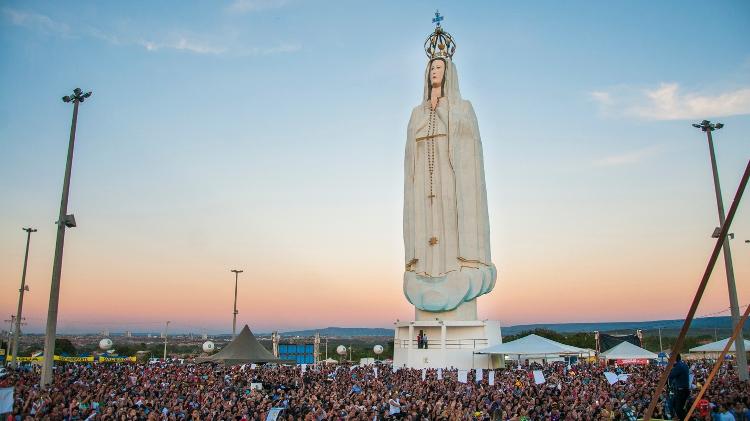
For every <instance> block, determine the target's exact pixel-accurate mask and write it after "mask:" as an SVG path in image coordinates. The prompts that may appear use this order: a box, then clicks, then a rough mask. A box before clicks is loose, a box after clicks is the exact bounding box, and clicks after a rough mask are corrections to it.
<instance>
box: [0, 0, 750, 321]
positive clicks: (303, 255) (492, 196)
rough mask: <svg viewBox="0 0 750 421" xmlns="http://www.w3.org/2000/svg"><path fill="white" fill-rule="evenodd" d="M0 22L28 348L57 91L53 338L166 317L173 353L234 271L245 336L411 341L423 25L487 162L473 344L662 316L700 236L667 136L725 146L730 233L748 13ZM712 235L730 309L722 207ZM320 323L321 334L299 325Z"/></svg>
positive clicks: (695, 165)
mask: <svg viewBox="0 0 750 421" xmlns="http://www.w3.org/2000/svg"><path fill="white" fill-rule="evenodd" d="M0 9H1V10H0V40H2V42H1V43H0V57H2V60H0V87H2V90H3V92H4V94H5V95H4V96H5V98H6V100H5V101H3V102H2V103H0V146H2V150H3V153H2V154H0V197H2V198H3V200H2V203H3V206H2V210H0V212H2V214H1V215H2V216H3V217H2V218H0V288H2V289H1V290H2V291H6V292H8V293H7V294H6V293H2V294H0V296H2V297H3V298H0V311H3V312H5V313H8V314H9V313H10V312H12V311H14V310H13V309H14V308H15V300H16V298H15V294H16V293H15V291H17V288H18V286H17V284H18V282H19V277H20V268H21V262H22V258H23V244H24V240H25V237H24V236H23V232H22V231H21V230H20V228H21V227H22V226H28V225H32V226H35V227H37V228H39V232H38V233H37V234H34V239H33V240H32V241H33V243H32V246H33V247H32V253H31V262H30V265H31V266H30V272H29V282H30V283H31V284H32V293H31V294H29V296H28V298H27V304H26V306H27V312H25V313H26V314H27V317H28V318H29V324H30V329H32V330H35V329H40V327H41V325H42V324H43V322H44V314H45V312H46V305H47V298H48V288H49V286H48V285H49V278H50V273H51V265H52V254H53V250H54V230H53V228H54V226H53V225H52V222H53V221H54V220H55V216H56V214H57V207H58V206H59V195H60V188H61V184H62V175H63V169H64V157H65V149H66V147H67V133H68V130H69V124H70V112H71V110H70V106H69V105H67V104H64V103H63V102H62V101H60V97H62V96H63V95H66V94H68V93H69V91H70V90H72V89H73V88H75V87H78V86H80V87H81V88H83V89H85V90H92V91H93V96H92V97H91V99H90V101H87V102H85V103H84V104H83V105H82V106H81V111H80V120H79V127H78V140H77V145H76V155H75V164H74V169H73V184H72V189H71V200H70V212H71V213H75V214H76V217H77V219H78V223H79V227H78V228H76V229H75V230H72V231H70V232H69V233H68V236H67V239H66V255H65V266H64V269H63V293H62V300H61V312H60V320H61V326H62V327H63V328H68V329H73V328H75V327H76V326H83V325H86V326H98V325H96V323H102V324H106V325H107V326H122V325H128V326H130V324H132V325H133V326H136V327H137V326H147V325H148V324H149V323H157V322H156V321H157V320H159V321H161V320H162V319H164V318H165V317H168V316H165V315H164V313H169V314H174V316H173V317H172V318H173V320H175V322H174V323H175V325H174V326H176V328H177V329H180V328H182V329H198V328H200V329H214V330H221V329H224V328H225V327H226V326H227V320H229V319H230V318H231V315H230V313H231V310H227V309H228V308H231V291H232V287H233V285H232V283H231V281H232V280H233V278H232V277H231V274H230V273H229V272H228V270H229V269H230V268H232V267H242V268H244V269H245V271H246V272H245V273H244V274H243V276H244V277H246V279H247V280H246V284H245V285H246V287H245V288H246V289H245V290H244V291H245V292H244V293H243V292H242V289H241V294H242V295H241V297H240V308H241V314H242V315H245V316H246V317H248V321H252V322H253V323H254V324H255V325H257V326H260V327H262V328H285V327H288V328H298V327H311V326H322V325H329V324H340V325H370V326H385V325H388V324H389V323H390V322H391V321H393V320H395V319H396V318H402V319H403V318H407V317H410V313H411V310H410V307H409V306H408V303H407V302H406V300H405V299H404V298H403V296H402V294H401V270H402V269H401V268H402V267H403V262H401V260H402V259H403V257H402V256H403V254H402V251H403V249H402V247H403V246H402V242H401V206H402V186H403V181H402V177H403V173H402V172H403V150H404V142H405V130H406V123H407V120H408V118H409V114H410V110H411V108H412V107H413V106H415V105H416V104H417V103H419V101H420V100H421V90H422V75H423V71H424V66H425V63H426V58H425V55H424V51H423V49H422V44H423V42H424V39H425V38H426V36H427V35H428V34H429V33H430V32H431V31H432V24H431V22H430V20H431V18H432V15H433V13H434V11H435V9H440V11H441V13H442V14H443V15H444V16H445V20H444V23H443V26H444V27H445V29H446V30H447V31H448V32H450V33H451V34H452V35H453V36H454V37H455V39H456V41H457V44H458V50H457V52H456V55H455V57H454V61H455V62H456V65H457V67H458V72H459V78H460V83H461V90H462V94H463V96H464V98H466V99H469V100H471V101H472V103H473V105H474V108H475V110H476V112H477V116H478V119H479V125H480V130H481V133H482V141H483V144H484V156H485V161H486V162H485V166H486V173H487V186H488V198H489V208H490V209H489V211H490V216H491V221H490V222H491V228H492V244H493V260H494V261H495V263H496V264H497V266H498V267H499V268H500V274H499V281H498V288H497V289H496V291H495V292H493V294H491V295H490V296H488V297H486V298H483V299H481V300H480V313H482V314H483V315H484V316H485V317H487V318H493V319H499V320H501V321H503V322H505V323H506V324H515V323H533V322H555V321H560V322H564V321H596V320H625V319H627V320H643V319H650V318H662V317H664V318H676V317H680V316H682V315H684V314H685V313H686V311H687V308H688V305H689V300H690V298H691V297H692V292H693V291H694V286H695V285H696V284H697V281H698V279H699V277H700V274H701V273H702V269H703V267H704V265H705V262H706V260H707V256H708V253H709V251H710V249H711V247H712V243H711V239H710V238H709V235H710V233H711V231H712V230H713V226H715V225H716V224H717V222H716V219H717V218H716V208H715V202H714V194H713V185H712V183H711V178H710V177H711V173H710V165H709V161H708V151H707V147H706V142H705V138H704V137H703V136H702V134H701V133H700V132H698V131H697V130H695V129H693V128H692V127H691V126H690V123H692V122H694V121H697V120H701V119H703V118H709V119H712V120H716V119H718V120H720V121H722V122H724V123H725V124H726V127H725V128H724V129H722V130H721V131H720V132H718V133H717V134H716V144H717V157H718V161H719V168H720V172H721V179H722V186H723V190H724V197H725V201H726V202H727V204H726V206H727V208H728V207H729V202H730V200H731V197H732V196H733V194H734V191H735V189H736V186H737V184H738V182H739V178H740V176H741V173H742V171H743V170H744V167H745V165H746V163H747V160H748V158H749V157H750V143H749V142H748V133H750V117H749V115H750V43H748V42H747V40H748V39H750V25H748V21H749V18H750V4H749V3H747V2H744V1H733V2H730V1H725V2H712V3H706V2H685V1H680V2H677V1H665V2H646V1H628V2H624V1H623V2H564V3H563V2H551V1H549V2H490V1H486V2H481V1H476V2H470V3H455V2H426V1H416V2H396V1H390V2H345V1H327V2H322V1H294V0H288V1H285V0H234V1H226V2H209V1H204V2H158V3H155V2H140V1H134V2H120V3H103V2H79V3H76V4H74V5H71V4H61V3H59V2H37V1H31V2H20V1H5V2H2V3H0ZM734 231H735V232H736V233H737V236H738V237H737V238H738V240H737V241H735V242H734V243H733V247H734V249H735V265H736V270H737V279H738V284H740V285H741V286H740V288H739V289H740V302H741V304H746V303H747V302H750V287H748V286H747V285H750V284H748V283H747V282H744V281H742V279H745V280H746V279H747V277H748V276H750V245H746V244H744V239H750V218H748V210H747V206H746V205H745V206H743V208H741V212H740V213H739V214H738V219H737V221H736V226H735V229H734ZM722 276H723V269H722V268H721V267H717V273H716V275H715V276H714V278H713V279H712V283H711V286H710V287H709V290H708V292H707V295H706V303H705V304H704V306H703V307H702V310H703V311H705V313H708V312H715V311H717V310H722V309H724V308H726V307H727V306H728V304H727V303H726V301H727V297H726V285H725V281H724V280H723V278H722ZM250 290H251V291H252V293H250ZM311 291H315V292H311ZM580 291H584V292H585V293H580ZM643 291H649V294H647V297H646V298H644V297H643ZM261 293H262V294H265V295H267V296H268V295H270V296H275V297H279V298H280V300H281V302H282V304H281V306H284V305H286V306H288V309H289V310H288V311H284V315H283V316H270V315H267V314H265V313H264V314H263V315H261V314H256V315H255V317H251V312H250V310H249V309H251V308H252V309H260V310H262V309H265V308H266V307H264V306H267V307H268V309H269V310H273V308H278V306H279V305H280V304H279V303H278V302H276V303H272V302H269V300H259V299H258V295H261ZM164 294H169V295H168V296H169V298H170V299H168V300H166V301H167V302H168V303H167V304H166V307H165V304H164ZM568 294H570V297H569V298H567V299H566V300H563V302H561V300H560V298H559V297H560V296H566V295H568ZM665 296H668V297H674V299H671V300H669V301H668V302H664V300H663V297H665ZM114 297H116V299H114ZM634 301H638V302H642V303H643V306H644V309H643V310H642V311H641V310H639V311H633V305H632V303H633V302H634ZM362 303H364V304H366V305H364V306H363V305H362ZM571 303H572V304H574V305H578V304H580V306H579V308H581V310H580V311H577V312H574V313H573V312H571V311H570V308H571V306H570V304H571ZM272 304H273V305H272ZM243 306H244V307H243ZM243 308H246V309H248V310H244V311H243V310H242V309H243ZM331 308H339V309H340V312H338V313H337V312H334V311H331V310H326V311H321V309H331ZM136 309H137V310H138V311H137V312H135V311H134V310H136ZM186 309H190V310H189V311H188V310H186ZM197 309H199V311H198V310H197ZM134 313H138V314H137V315H134ZM300 315H306V316H305V317H300ZM308 315H314V316H308ZM95 320H96V322H95ZM158 323H161V322H158ZM112 329H114V327H112Z"/></svg>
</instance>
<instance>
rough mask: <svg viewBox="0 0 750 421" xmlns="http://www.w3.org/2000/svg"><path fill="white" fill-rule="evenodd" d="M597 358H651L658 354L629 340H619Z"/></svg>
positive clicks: (656, 356)
mask: <svg viewBox="0 0 750 421" xmlns="http://www.w3.org/2000/svg"><path fill="white" fill-rule="evenodd" d="M599 358H604V359H606V360H644V359H646V360H653V359H656V358H658V355H656V354H654V353H653V352H651V351H649V350H647V349H643V348H641V347H639V346H636V345H633V344H631V343H630V342H620V343H619V344H617V345H616V346H614V347H612V348H610V349H608V350H606V351H604V352H602V353H601V354H599Z"/></svg>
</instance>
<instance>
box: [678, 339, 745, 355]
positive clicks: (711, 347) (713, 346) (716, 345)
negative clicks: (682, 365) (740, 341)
mask: <svg viewBox="0 0 750 421" xmlns="http://www.w3.org/2000/svg"><path fill="white" fill-rule="evenodd" d="M728 341H729V338H726V339H722V340H720V341H716V342H711V343H710V344H705V345H701V346H696V347H695V348H690V352H721V351H723V350H724V347H725V346H727V342H728ZM745 349H750V341H748V340H747V339H745ZM729 351H730V352H735V351H736V348H735V347H734V342H732V346H731V347H730V348H729Z"/></svg>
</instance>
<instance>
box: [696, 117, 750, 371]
mask: <svg viewBox="0 0 750 421" xmlns="http://www.w3.org/2000/svg"><path fill="white" fill-rule="evenodd" d="M693 127H695V128H696V129H701V131H703V132H705V133H706V137H707V138H708V151H709V153H710V154H711V170H712V171H713V175H714V189H715V190H716V205H717V207H718V210H719V225H720V227H723V226H724V221H725V218H726V217H725V214H724V201H723V200H722V198H721V186H720V184H719V171H718V169H717V168H716V154H715V153H714V140H713V137H712V136H711V132H713V131H714V130H719V129H721V128H722V127H724V125H723V124H722V123H715V124H714V123H711V122H710V121H708V120H703V121H701V122H700V123H696V124H693ZM723 241H724V244H723V245H722V247H723V249H724V266H726V272H727V287H728V289H729V307H730V309H731V311H732V327H733V328H734V327H735V326H737V323H739V321H740V305H739V302H738V300H737V287H736V286H735V284H734V268H733V266H732V251H731V250H730V248H729V240H728V239H727V238H724V239H723ZM734 344H735V349H736V350H737V352H736V355H737V371H738V372H739V378H740V380H748V372H747V354H746V353H745V340H744V338H743V337H742V330H740V332H739V334H738V335H737V338H736V339H735V341H734Z"/></svg>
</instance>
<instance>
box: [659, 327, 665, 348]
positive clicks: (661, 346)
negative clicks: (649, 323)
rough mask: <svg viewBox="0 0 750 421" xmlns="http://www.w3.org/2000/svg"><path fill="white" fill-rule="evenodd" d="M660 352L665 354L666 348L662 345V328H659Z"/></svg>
mask: <svg viewBox="0 0 750 421" xmlns="http://www.w3.org/2000/svg"><path fill="white" fill-rule="evenodd" d="M659 352H664V346H663V345H662V344H661V328H659Z"/></svg>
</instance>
